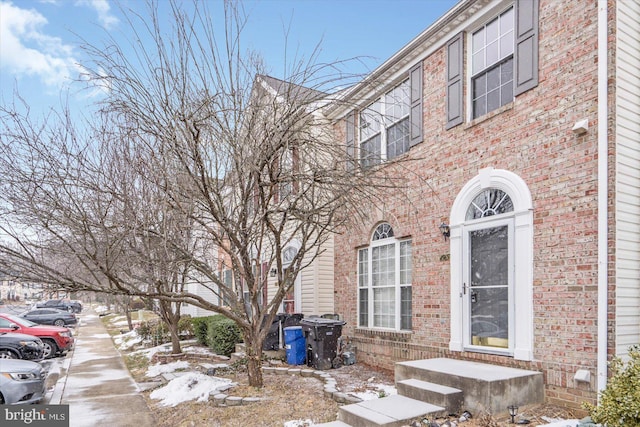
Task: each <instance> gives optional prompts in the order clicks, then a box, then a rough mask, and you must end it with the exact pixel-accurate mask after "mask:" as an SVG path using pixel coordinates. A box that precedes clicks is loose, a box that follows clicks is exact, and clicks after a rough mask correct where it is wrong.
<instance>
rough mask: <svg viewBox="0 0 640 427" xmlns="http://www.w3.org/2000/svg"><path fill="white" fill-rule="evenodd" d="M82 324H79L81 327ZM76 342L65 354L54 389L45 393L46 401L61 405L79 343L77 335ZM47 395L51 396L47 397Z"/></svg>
mask: <svg viewBox="0 0 640 427" xmlns="http://www.w3.org/2000/svg"><path fill="white" fill-rule="evenodd" d="M79 326H80V325H78V327H79ZM75 339H76V342H74V344H73V348H72V349H71V351H69V352H67V355H66V356H65V360H64V363H63V364H62V369H61V372H60V377H59V378H58V381H56V384H55V386H54V388H53V391H52V392H51V394H50V395H49V392H47V394H46V395H45V399H44V401H45V402H48V404H49V405H59V404H60V402H61V401H62V394H63V392H64V388H65V387H66V385H67V378H68V377H69V375H68V374H69V367H70V366H71V359H73V353H74V352H75V351H76V344H77V336H75ZM47 396H48V397H49V398H48V399H47Z"/></svg>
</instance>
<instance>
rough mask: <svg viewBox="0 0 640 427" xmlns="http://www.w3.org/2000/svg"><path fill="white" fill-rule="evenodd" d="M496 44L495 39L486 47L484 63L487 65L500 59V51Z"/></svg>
mask: <svg viewBox="0 0 640 427" xmlns="http://www.w3.org/2000/svg"><path fill="white" fill-rule="evenodd" d="M498 46H499V44H498V41H497V40H496V41H494V42H491V43H489V44H488V45H487V49H486V55H487V62H486V65H487V66H489V65H493V64H495V63H496V62H498V61H499V60H500V52H499V48H498Z"/></svg>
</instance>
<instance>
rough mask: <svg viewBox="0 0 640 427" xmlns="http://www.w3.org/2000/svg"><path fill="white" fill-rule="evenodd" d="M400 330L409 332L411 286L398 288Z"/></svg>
mask: <svg viewBox="0 0 640 427" xmlns="http://www.w3.org/2000/svg"><path fill="white" fill-rule="evenodd" d="M400 329H403V330H407V331H410V330H411V286H403V287H402V288H400Z"/></svg>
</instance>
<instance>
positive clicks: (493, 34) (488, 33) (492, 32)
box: [485, 18, 500, 44]
mask: <svg viewBox="0 0 640 427" xmlns="http://www.w3.org/2000/svg"><path fill="white" fill-rule="evenodd" d="M499 34H500V23H499V22H498V19H497V18H496V19H494V20H493V21H491V22H489V23H488V24H487V26H486V27H485V37H486V43H487V44H488V43H491V42H493V41H495V40H497V39H498V35H499Z"/></svg>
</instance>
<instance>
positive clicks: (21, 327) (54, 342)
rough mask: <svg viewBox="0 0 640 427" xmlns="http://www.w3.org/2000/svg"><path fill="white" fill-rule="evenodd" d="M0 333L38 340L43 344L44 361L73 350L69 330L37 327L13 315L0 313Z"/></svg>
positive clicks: (46, 326)
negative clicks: (31, 336) (16, 334)
mask: <svg viewBox="0 0 640 427" xmlns="http://www.w3.org/2000/svg"><path fill="white" fill-rule="evenodd" d="M0 332H18V333H21V334H27V335H33V336H36V337H38V338H40V339H41V340H42V343H43V344H44V357H45V359H48V358H51V357H54V356H56V355H58V354H63V353H66V352H67V351H68V350H70V349H71V348H73V334H72V333H71V330H70V329H69V328H65V327H60V326H49V325H38V324H37V323H33V322H32V321H30V320H27V319H23V318H21V317H18V316H15V315H13V314H8V313H0Z"/></svg>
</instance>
